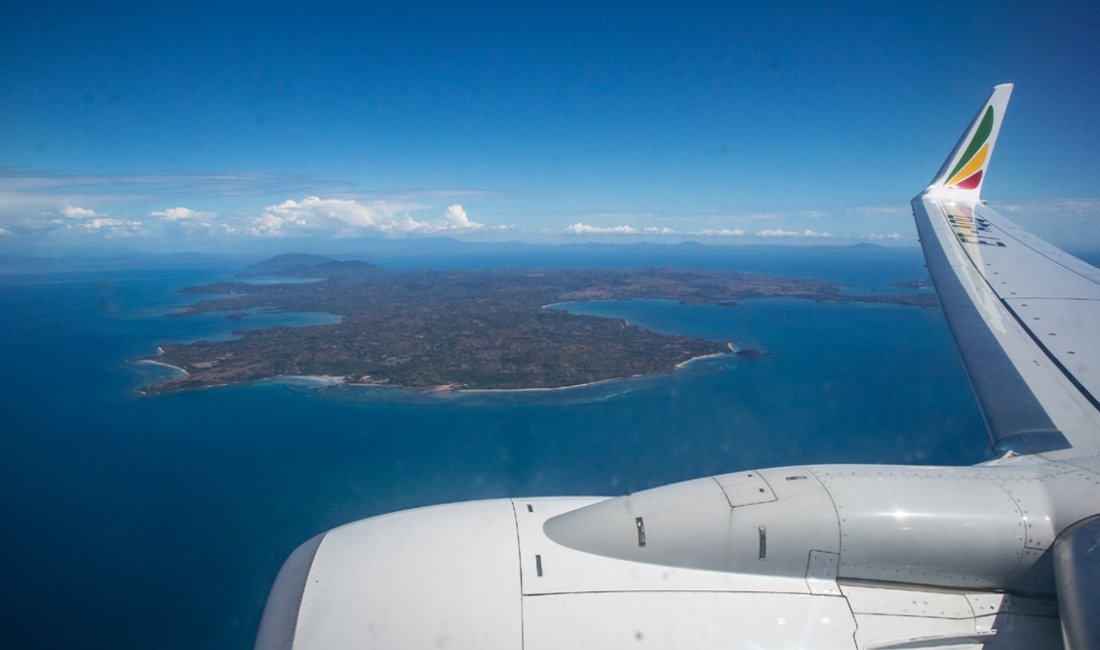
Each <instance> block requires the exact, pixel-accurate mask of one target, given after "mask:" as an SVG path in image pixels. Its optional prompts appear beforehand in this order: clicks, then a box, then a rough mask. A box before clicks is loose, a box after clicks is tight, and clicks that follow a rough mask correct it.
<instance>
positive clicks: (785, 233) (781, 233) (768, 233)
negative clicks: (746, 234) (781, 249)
mask: <svg viewBox="0 0 1100 650" xmlns="http://www.w3.org/2000/svg"><path fill="white" fill-rule="evenodd" d="M756 236H757V237H804V238H808V239H828V238H830V237H832V236H833V235H832V233H828V232H817V231H814V230H810V229H809V228H807V229H806V230H803V231H802V232H799V231H797V230H782V229H780V228H769V229H767V230H759V231H757V233H756Z"/></svg>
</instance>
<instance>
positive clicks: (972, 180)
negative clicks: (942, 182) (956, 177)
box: [955, 169, 982, 190]
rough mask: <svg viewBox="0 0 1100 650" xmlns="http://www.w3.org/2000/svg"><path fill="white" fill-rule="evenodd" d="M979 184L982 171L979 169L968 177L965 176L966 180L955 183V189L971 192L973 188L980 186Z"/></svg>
mask: <svg viewBox="0 0 1100 650" xmlns="http://www.w3.org/2000/svg"><path fill="white" fill-rule="evenodd" d="M981 183H982V170H980V169H979V170H978V171H976V172H974V173H973V174H971V175H970V176H967V177H966V178H964V179H962V180H961V181H959V182H958V183H955V187H957V188H959V189H960V190H972V189H974V188H975V187H977V186H979V185H981Z"/></svg>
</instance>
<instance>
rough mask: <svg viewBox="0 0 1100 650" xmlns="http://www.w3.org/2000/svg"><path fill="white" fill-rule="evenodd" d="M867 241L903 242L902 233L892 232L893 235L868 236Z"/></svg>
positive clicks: (877, 234)
mask: <svg viewBox="0 0 1100 650" xmlns="http://www.w3.org/2000/svg"><path fill="white" fill-rule="evenodd" d="M867 239H870V240H872V241H886V240H889V241H899V240H901V233H900V232H891V233H881V232H876V233H873V234H870V235H867Z"/></svg>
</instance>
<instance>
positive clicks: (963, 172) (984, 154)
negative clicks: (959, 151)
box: [944, 106, 993, 190]
mask: <svg viewBox="0 0 1100 650" xmlns="http://www.w3.org/2000/svg"><path fill="white" fill-rule="evenodd" d="M992 132H993V107H992V106H987V107H986V108H985V114H984V115H983V116H982V121H981V123H980V124H978V129H977V130H976V131H975V132H974V136H973V137H972V138H971V139H970V143H969V144H967V145H966V150H965V151H963V155H962V157H961V158H959V162H958V163H957V164H956V165H955V168H954V169H952V170H951V172H950V173H949V174H948V175H947V176H948V179H947V181H946V182H945V183H944V185H947V186H948V187H953V188H957V189H960V190H972V189H974V188H976V187H978V186H979V185H981V184H982V170H983V168H984V167H985V162H986V160H988V159H989V135H990V133H992Z"/></svg>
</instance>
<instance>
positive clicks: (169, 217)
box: [149, 207, 214, 225]
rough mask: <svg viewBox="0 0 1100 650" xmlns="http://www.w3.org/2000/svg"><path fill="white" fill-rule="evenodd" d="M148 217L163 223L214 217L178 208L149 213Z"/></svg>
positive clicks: (205, 213) (210, 214) (206, 213)
mask: <svg viewBox="0 0 1100 650" xmlns="http://www.w3.org/2000/svg"><path fill="white" fill-rule="evenodd" d="M149 216H150V217H157V218H158V219H164V220H165V221H187V220H188V219H208V218H210V217H212V216H214V215H213V213H210V212H198V211H196V210H192V209H191V208H183V207H179V208H168V209H167V210H156V211H153V212H150V213H149ZM204 225H206V224H204Z"/></svg>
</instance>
